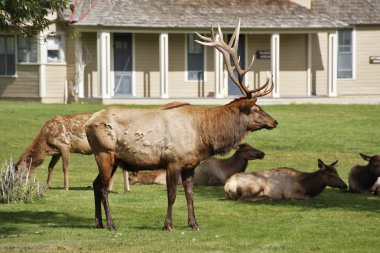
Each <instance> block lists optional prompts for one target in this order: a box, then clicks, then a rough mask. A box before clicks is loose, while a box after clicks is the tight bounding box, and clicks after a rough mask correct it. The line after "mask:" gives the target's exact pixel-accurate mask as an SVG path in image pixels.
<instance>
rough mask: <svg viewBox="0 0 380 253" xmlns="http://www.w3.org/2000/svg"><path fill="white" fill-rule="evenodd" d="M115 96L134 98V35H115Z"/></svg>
mask: <svg viewBox="0 0 380 253" xmlns="http://www.w3.org/2000/svg"><path fill="white" fill-rule="evenodd" d="M113 38H114V54H113V55H114V57H113V58H114V94H115V97H126V96H132V34H130V33H115V34H114V37H113Z"/></svg>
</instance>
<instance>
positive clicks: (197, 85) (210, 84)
mask: <svg viewBox="0 0 380 253" xmlns="http://www.w3.org/2000/svg"><path fill="white" fill-rule="evenodd" d="M185 39H186V35H185V34H169V97H171V98H173V97H210V96H211V97H213V96H214V92H215V81H214V80H215V77H214V49H212V48H206V47H205V54H206V65H205V70H206V73H205V80H206V81H204V82H198V81H186V63H185V60H186V58H185V57H186V56H185V54H186V51H185V50H186V47H185V46H186V42H185V41H186V40H185Z"/></svg>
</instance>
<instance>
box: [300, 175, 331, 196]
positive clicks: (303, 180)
mask: <svg viewBox="0 0 380 253" xmlns="http://www.w3.org/2000/svg"><path fill="white" fill-rule="evenodd" d="M299 183H300V184H301V185H302V186H303V187H304V189H305V194H306V195H309V196H311V197H314V196H317V195H319V194H320V193H321V192H322V191H323V190H324V189H325V188H326V184H325V183H324V182H323V181H322V172H321V171H320V170H318V171H315V172H311V173H307V172H301V175H300V178H299Z"/></svg>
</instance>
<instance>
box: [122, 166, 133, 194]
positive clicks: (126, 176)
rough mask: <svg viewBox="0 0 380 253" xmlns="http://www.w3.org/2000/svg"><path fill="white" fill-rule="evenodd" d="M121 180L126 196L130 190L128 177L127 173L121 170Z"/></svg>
mask: <svg viewBox="0 0 380 253" xmlns="http://www.w3.org/2000/svg"><path fill="white" fill-rule="evenodd" d="M123 179H124V194H127V193H128V192H130V191H131V188H130V186H129V176H128V171H126V170H123Z"/></svg>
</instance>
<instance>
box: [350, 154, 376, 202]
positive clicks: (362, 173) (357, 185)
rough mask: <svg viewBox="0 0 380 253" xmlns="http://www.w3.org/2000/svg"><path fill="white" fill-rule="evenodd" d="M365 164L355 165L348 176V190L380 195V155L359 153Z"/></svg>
mask: <svg viewBox="0 0 380 253" xmlns="http://www.w3.org/2000/svg"><path fill="white" fill-rule="evenodd" d="M360 156H361V157H362V158H363V159H364V160H365V161H367V162H368V164H367V165H365V166H361V165H356V166H354V167H352V168H351V171H350V174H349V176H348V185H349V190H350V192H353V193H360V194H366V195H370V194H375V195H380V178H379V177H380V156H378V155H374V156H368V155H364V154H361V153H360Z"/></svg>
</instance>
